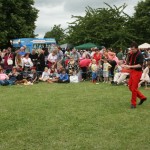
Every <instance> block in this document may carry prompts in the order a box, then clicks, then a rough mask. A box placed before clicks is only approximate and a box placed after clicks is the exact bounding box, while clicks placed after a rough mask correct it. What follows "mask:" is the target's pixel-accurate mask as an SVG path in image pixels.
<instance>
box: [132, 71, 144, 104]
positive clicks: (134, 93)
mask: <svg viewBox="0 0 150 150" xmlns="http://www.w3.org/2000/svg"><path fill="white" fill-rule="evenodd" d="M141 75H142V71H136V70H131V72H130V78H129V89H130V91H131V92H132V97H131V104H132V105H134V106H136V99H137V97H138V98H139V99H144V98H145V96H144V95H143V94H142V93H141V92H140V91H139V90H138V83H139V81H140V78H141Z"/></svg>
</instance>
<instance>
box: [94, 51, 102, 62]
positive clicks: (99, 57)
mask: <svg viewBox="0 0 150 150" xmlns="http://www.w3.org/2000/svg"><path fill="white" fill-rule="evenodd" d="M93 59H95V60H96V64H97V65H98V62H99V60H101V54H100V53H95V54H94V55H93Z"/></svg>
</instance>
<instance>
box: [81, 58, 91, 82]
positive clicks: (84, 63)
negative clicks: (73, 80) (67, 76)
mask: <svg viewBox="0 0 150 150" xmlns="http://www.w3.org/2000/svg"><path fill="white" fill-rule="evenodd" d="M90 63H91V59H88V58H85V59H82V60H80V62H79V66H80V68H81V70H82V79H83V80H86V78H87V71H88V68H89V65H90Z"/></svg>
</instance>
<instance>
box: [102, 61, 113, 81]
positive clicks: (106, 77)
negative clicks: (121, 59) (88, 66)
mask: <svg viewBox="0 0 150 150" xmlns="http://www.w3.org/2000/svg"><path fill="white" fill-rule="evenodd" d="M103 61H104V63H103V77H104V82H106V83H107V82H108V80H109V69H110V68H111V67H112V66H111V65H110V64H109V63H108V61H107V59H106V58H104V60H103Z"/></svg>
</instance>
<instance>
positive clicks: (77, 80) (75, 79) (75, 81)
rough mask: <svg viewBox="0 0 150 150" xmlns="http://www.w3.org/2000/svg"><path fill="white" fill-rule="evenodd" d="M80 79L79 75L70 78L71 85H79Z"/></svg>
mask: <svg viewBox="0 0 150 150" xmlns="http://www.w3.org/2000/svg"><path fill="white" fill-rule="evenodd" d="M78 82H79V78H78V76H77V75H73V76H70V83H78Z"/></svg>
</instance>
